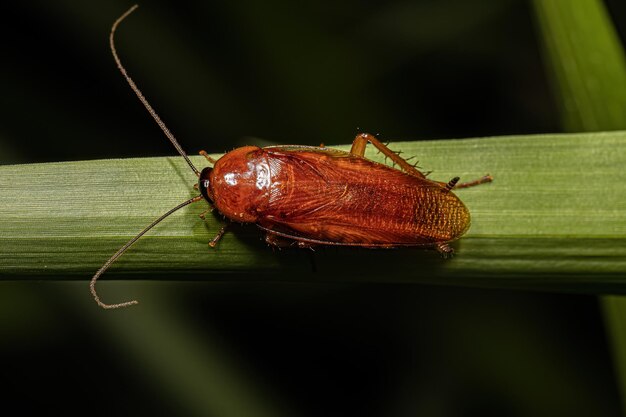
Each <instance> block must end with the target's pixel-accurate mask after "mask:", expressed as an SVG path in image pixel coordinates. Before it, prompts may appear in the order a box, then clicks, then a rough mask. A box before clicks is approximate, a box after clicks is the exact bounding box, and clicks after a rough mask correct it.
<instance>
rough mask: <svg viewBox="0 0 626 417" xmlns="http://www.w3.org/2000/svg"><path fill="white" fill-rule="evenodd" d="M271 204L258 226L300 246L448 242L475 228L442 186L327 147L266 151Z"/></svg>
mask: <svg viewBox="0 0 626 417" xmlns="http://www.w3.org/2000/svg"><path fill="white" fill-rule="evenodd" d="M263 149H264V151H265V152H266V157H267V161H268V164H269V167H270V178H271V185H270V191H269V196H268V199H269V201H268V203H267V205H266V206H265V207H264V208H263V210H262V212H260V213H259V221H258V223H257V224H258V225H259V226H260V227H261V228H263V229H265V230H267V231H268V232H269V233H274V234H276V235H280V236H283V237H287V238H290V239H293V240H296V241H302V242H311V243H320V244H327V245H348V246H368V247H381V246H423V245H433V244H436V243H440V242H449V241H452V240H455V239H457V238H458V237H460V236H461V235H462V234H463V233H464V232H465V231H466V230H467V228H468V227H469V222H470V218H469V212H468V210H467V208H466V207H465V206H464V205H463V203H462V202H461V201H460V200H459V199H458V198H457V197H456V196H455V195H454V194H452V193H450V192H448V191H446V190H445V188H444V187H443V186H442V185H441V184H440V183H437V182H434V181H429V180H427V179H423V178H417V177H415V176H412V175H408V174H405V173H404V172H401V171H399V170H397V169H394V168H391V167H389V166H386V165H383V164H379V163H376V162H373V161H370V160H368V159H366V158H362V157H360V156H355V155H352V154H350V153H348V152H343V151H338V150H334V149H327V148H316V147H303V146H284V147H269V148H263Z"/></svg>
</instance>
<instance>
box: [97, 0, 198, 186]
mask: <svg viewBox="0 0 626 417" xmlns="http://www.w3.org/2000/svg"><path fill="white" fill-rule="evenodd" d="M137 7H139V6H138V5H137V4H135V5H134V6H133V7H131V8H130V9H128V10H127V11H126V13H124V14H123V15H121V16H120V17H118V19H117V20H116V21H115V22H114V23H113V26H112V27H111V34H110V35H109V44H110V45H111V52H112V53H113V59H114V60H115V63H116V64H117V68H118V69H119V70H120V72H121V73H122V75H123V76H124V78H126V81H128V85H130V88H131V89H132V90H133V91H134V92H135V94H137V98H139V101H141V104H143V105H144V107H145V108H146V110H148V113H150V116H152V118H153V119H154V121H155V122H156V123H157V124H158V125H159V127H160V128H161V130H162V131H163V133H165V136H167V138H168V139H169V140H170V142H172V145H174V147H175V148H176V150H177V151H178V153H179V154H181V156H182V157H183V158H185V161H187V164H188V165H189V167H190V168H191V169H192V170H193V172H194V173H195V174H196V176H197V177H199V176H200V171H198V169H197V168H196V167H195V165H194V164H193V163H192V162H191V160H190V159H189V157H188V156H187V154H186V153H185V151H184V150H183V148H182V147H181V146H180V144H179V143H178V141H177V140H176V138H175V137H174V134H173V133H172V132H170V130H169V129H168V128H167V126H165V123H163V121H162V120H161V118H160V117H159V115H158V114H157V113H156V111H154V109H153V108H152V106H151V105H150V103H148V100H146V98H145V97H144V96H143V94H142V93H141V90H139V87H137V84H135V82H134V81H133V79H132V78H130V76H129V75H128V73H127V72H126V68H124V65H122V61H121V60H120V58H119V57H118V56H117V50H116V49H115V31H116V30H117V27H118V26H119V25H120V23H122V21H123V20H124V19H126V18H127V17H128V16H129V15H130V14H131V13H132V12H134V11H135V10H136V9H137Z"/></svg>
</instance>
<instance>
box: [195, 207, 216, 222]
mask: <svg viewBox="0 0 626 417" xmlns="http://www.w3.org/2000/svg"><path fill="white" fill-rule="evenodd" d="M213 209H214V207H213V206H209V208H208V209H206V210H204V211H203V212H202V213H200V214H198V216H199V217H200V218H201V219H202V220H204V219H206V215H207V214H209V213H211V212H212V211H213Z"/></svg>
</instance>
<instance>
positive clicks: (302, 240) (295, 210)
mask: <svg viewBox="0 0 626 417" xmlns="http://www.w3.org/2000/svg"><path fill="white" fill-rule="evenodd" d="M136 8H137V6H136V5H135V6H133V7H132V8H130V9H129V10H128V11H127V12H126V13H124V14H123V15H122V16H120V17H119V18H118V19H117V20H116V21H115V22H114V23H113V26H112V28H111V33H110V36H109V42H110V47H111V52H112V53H113V58H114V60H115V63H116V64H117V67H118V69H119V70H120V72H121V73H122V75H123V76H124V78H125V79H126V81H127V82H128V84H129V85H130V87H131V89H132V90H133V91H134V92H135V94H136V95H137V97H138V98H139V100H140V101H141V103H142V104H143V105H144V106H145V108H146V109H147V110H148V112H149V113H150V115H151V116H152V117H153V118H154V120H155V121H156V123H157V124H158V125H159V126H160V127H161V129H162V130H163V132H164V133H165V135H166V136H167V138H168V139H169V140H170V142H171V143H172V144H173V145H174V147H175V148H176V150H177V151H178V153H179V154H180V155H181V156H182V157H183V158H184V159H185V161H186V162H187V164H188V165H189V167H190V168H191V170H192V171H193V172H194V173H195V174H196V176H197V177H198V183H197V185H196V186H195V187H196V188H197V189H198V190H199V193H200V194H199V195H198V196H196V197H193V198H191V199H189V200H187V201H185V202H183V203H181V204H179V205H178V206H176V207H174V208H173V209H171V210H169V211H168V212H167V213H165V214H163V215H162V216H161V217H159V218H158V219H156V220H155V221H153V222H152V223H151V224H150V225H149V226H148V227H146V228H145V229H144V230H142V231H141V232H140V233H139V234H138V235H137V236H135V237H134V238H132V239H131V240H130V241H129V242H128V243H126V244H125V245H124V246H122V247H121V248H120V249H119V250H118V251H117V252H116V253H115V254H114V255H113V256H112V257H111V258H110V259H109V260H108V261H106V262H105V264H104V265H103V266H102V267H101V268H100V269H99V270H98V272H96V274H95V275H94V276H93V278H92V279H91V283H90V289H91V293H92V295H93V297H94V299H95V300H96V302H97V303H98V305H99V306H100V307H103V308H107V309H110V308H119V307H126V306H130V305H134V304H137V303H138V301H136V300H133V301H127V302H123V303H119V304H105V303H103V302H102V301H101V300H100V298H99V297H98V294H97V292H96V289H95V284H96V281H97V279H98V277H100V275H102V273H103V272H104V271H106V269H107V268H108V267H109V266H111V264H112V263H113V262H115V260H117V259H118V258H119V257H120V256H121V255H122V254H123V253H124V252H126V250H128V248H130V247H131V245H132V244H133V243H135V242H136V241H137V240H138V239H139V238H140V237H141V236H143V235H144V234H145V233H147V232H148V231H149V230H150V229H152V228H153V227H154V226H155V225H157V224H158V223H159V222H161V221H162V220H163V219H165V218H166V217H167V216H169V215H170V214H172V213H174V212H175V211H177V210H179V209H181V208H183V207H185V206H187V205H189V204H191V203H194V202H197V201H201V200H205V201H206V202H207V203H208V204H209V206H210V207H211V209H213V208H215V209H217V211H218V212H219V213H221V214H222V215H223V216H224V217H225V218H226V219H228V220H229V221H231V222H239V223H254V224H256V225H257V226H258V227H259V228H260V229H261V230H262V231H263V232H265V241H266V242H267V243H268V244H269V245H273V246H276V247H286V246H295V247H300V248H310V247H313V246H316V245H336V246H357V247H364V248H397V247H404V246H417V247H424V248H435V249H436V250H437V251H439V252H440V253H441V254H442V255H443V256H446V257H447V256H450V255H451V254H452V253H453V249H452V248H451V247H450V245H449V243H450V242H452V241H455V240H457V239H459V238H460V237H461V236H462V235H463V234H464V233H465V232H466V231H467V230H468V228H469V225H470V213H469V211H468V209H467V207H465V205H464V204H463V202H462V201H461V200H460V199H459V198H458V197H457V196H456V195H454V193H453V192H452V190H453V189H458V188H466V187H472V186H475V185H478V184H483V183H486V182H490V181H492V177H491V176H490V175H486V176H484V177H482V178H479V179H477V180H474V181H470V182H464V183H459V177H454V178H452V179H451V180H450V181H449V182H447V183H446V182H438V181H432V180H430V179H428V178H426V175H425V174H424V173H422V172H421V171H420V170H418V169H417V168H416V166H414V165H412V164H410V163H408V162H407V161H406V160H405V159H403V158H402V157H400V155H399V154H398V153H396V152H393V151H392V150H390V149H389V148H388V147H387V146H386V145H385V144H384V143H382V142H380V141H379V140H378V139H377V138H376V137H375V136H372V135H370V134H367V133H360V134H358V135H357V136H356V138H355V139H354V141H353V142H352V148H351V149H350V152H345V151H340V150H337V149H331V148H327V147H325V146H323V145H322V146H319V147H317V146H302V145H284V146H267V147H263V148H260V147H257V146H244V147H241V148H237V149H234V150H232V151H230V152H228V153H226V154H225V155H223V156H222V157H221V158H219V159H217V160H214V159H212V158H211V157H209V156H208V154H207V153H206V152H204V151H200V154H201V155H204V157H205V158H206V159H207V160H208V162H209V163H210V164H211V165H213V166H212V167H206V168H204V169H202V171H199V170H198V169H197V168H196V167H195V166H194V164H193V163H192V162H191V160H190V159H189V157H188V156H187V154H186V153H185V151H184V150H183V149H182V147H181V146H180V145H179V143H178V141H177V140H176V138H175V137H174V135H173V134H172V133H171V132H170V130H169V129H168V128H167V127H166V126H165V123H163V121H162V120H161V118H160V117H159V116H158V115H157V113H156V112H155V111H154V109H153V108H152V106H151V105H150V104H149V103H148V101H147V100H146V99H145V97H144V96H143V94H142V93H141V91H140V90H139V88H137V86H136V84H135V82H134V81H133V80H132V79H131V78H130V76H129V75H128V74H127V72H126V69H125V68H124V66H123V65H122V62H121V61H120V59H119V57H118V55H117V51H116V48H115V42H114V36H115V30H116V29H117V27H118V26H119V24H120V23H121V22H122V21H123V20H124V19H125V18H126V17H127V16H128V15H129V14H130V13H132V12H133V11H134V10H135V9H136ZM368 143H370V144H372V145H373V146H374V147H376V149H378V150H379V151H380V152H381V153H382V154H383V155H385V156H386V157H388V158H389V159H391V161H393V162H394V163H395V165H397V166H398V168H399V169H398V168H395V167H391V166H388V165H385V164H381V163H378V162H374V161H371V160H369V159H367V158H365V156H364V155H365V148H366V146H367V144H368ZM201 217H203V216H202V215H201ZM225 230H226V226H223V227H222V228H221V229H220V230H219V232H218V233H217V234H216V236H215V237H214V238H213V239H212V240H211V241H210V242H209V245H210V246H211V247H214V246H215V245H216V244H217V242H218V240H219V239H220V238H221V237H222V235H223V234H224V232H225Z"/></svg>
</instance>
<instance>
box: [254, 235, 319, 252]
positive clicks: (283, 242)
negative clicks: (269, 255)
mask: <svg viewBox="0 0 626 417" xmlns="http://www.w3.org/2000/svg"><path fill="white" fill-rule="evenodd" d="M265 243H267V244H268V245H270V246H274V247H276V248H278V249H284V248H294V247H297V248H300V249H311V250H312V249H313V246H315V245H313V244H312V243H309V242H302V241H300V240H294V239H289V238H287V237H284V236H279V235H277V234H274V233H272V232H267V233H266V234H265Z"/></svg>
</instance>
